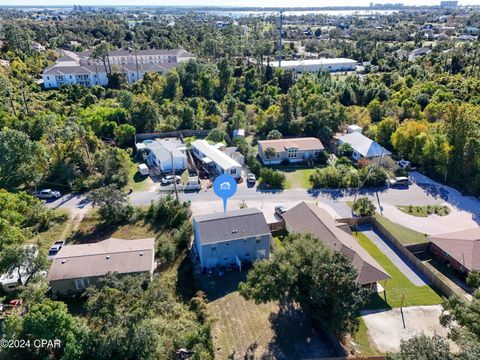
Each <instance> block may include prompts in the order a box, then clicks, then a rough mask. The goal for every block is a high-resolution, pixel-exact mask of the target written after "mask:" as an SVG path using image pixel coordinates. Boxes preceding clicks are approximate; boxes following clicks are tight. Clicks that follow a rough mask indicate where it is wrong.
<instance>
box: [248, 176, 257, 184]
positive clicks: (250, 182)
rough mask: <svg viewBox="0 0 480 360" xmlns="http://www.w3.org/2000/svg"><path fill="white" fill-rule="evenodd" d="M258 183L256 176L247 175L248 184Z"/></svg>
mask: <svg viewBox="0 0 480 360" xmlns="http://www.w3.org/2000/svg"><path fill="white" fill-rule="evenodd" d="M256 181H257V177H256V176H255V174H248V175H247V183H248V184H255V182H256Z"/></svg>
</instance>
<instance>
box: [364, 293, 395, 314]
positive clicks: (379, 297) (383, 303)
mask: <svg viewBox="0 0 480 360" xmlns="http://www.w3.org/2000/svg"><path fill="white" fill-rule="evenodd" d="M391 309H392V307H391V306H390V305H389V304H388V291H382V292H380V293H377V292H376V293H373V294H372V295H370V299H369V301H368V303H367V304H366V305H365V306H364V308H363V311H369V310H391Z"/></svg>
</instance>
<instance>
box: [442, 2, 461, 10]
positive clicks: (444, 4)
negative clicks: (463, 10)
mask: <svg viewBox="0 0 480 360" xmlns="http://www.w3.org/2000/svg"><path fill="white" fill-rule="evenodd" d="M457 6H458V1H440V7H441V8H442V9H455V8H456V7H457Z"/></svg>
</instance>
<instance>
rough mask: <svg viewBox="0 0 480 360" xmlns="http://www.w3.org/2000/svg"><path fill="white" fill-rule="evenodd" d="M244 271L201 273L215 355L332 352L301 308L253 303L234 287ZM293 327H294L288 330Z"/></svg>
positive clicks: (305, 355)
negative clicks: (220, 274) (213, 273)
mask: <svg viewBox="0 0 480 360" xmlns="http://www.w3.org/2000/svg"><path fill="white" fill-rule="evenodd" d="M244 279H245V273H237V272H235V273H226V274H224V275H223V276H221V277H220V276H217V275H213V276H210V277H207V276H201V277H199V279H198V285H199V288H200V289H202V290H203V291H205V293H206V295H207V299H208V300H209V304H208V310H209V313H210V315H211V318H212V320H213V326H212V338H213V344H214V349H215V358H217V359H305V358H323V357H331V356H335V352H334V350H333V349H332V348H331V345H330V344H329V342H328V341H327V340H325V339H322V337H321V336H320V335H319V334H317V333H316V332H315V331H314V330H313V328H312V326H311V323H310V319H309V318H308V316H307V315H305V314H304V313H303V312H302V311H301V309H299V308H298V307H295V306H291V305H285V306H280V305H279V304H278V303H273V302H272V303H268V304H255V303H254V302H253V301H247V300H245V299H244V298H243V297H242V296H241V295H240V294H239V293H238V291H236V288H237V286H238V283H239V281H241V280H244ZM292 329H295V331H292Z"/></svg>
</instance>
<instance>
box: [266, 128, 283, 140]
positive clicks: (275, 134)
mask: <svg viewBox="0 0 480 360" xmlns="http://www.w3.org/2000/svg"><path fill="white" fill-rule="evenodd" d="M282 137H283V136H282V133H281V132H280V131H278V130H272V131H270V132H269V133H268V135H267V139H268V140H276V139H281V138H282Z"/></svg>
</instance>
